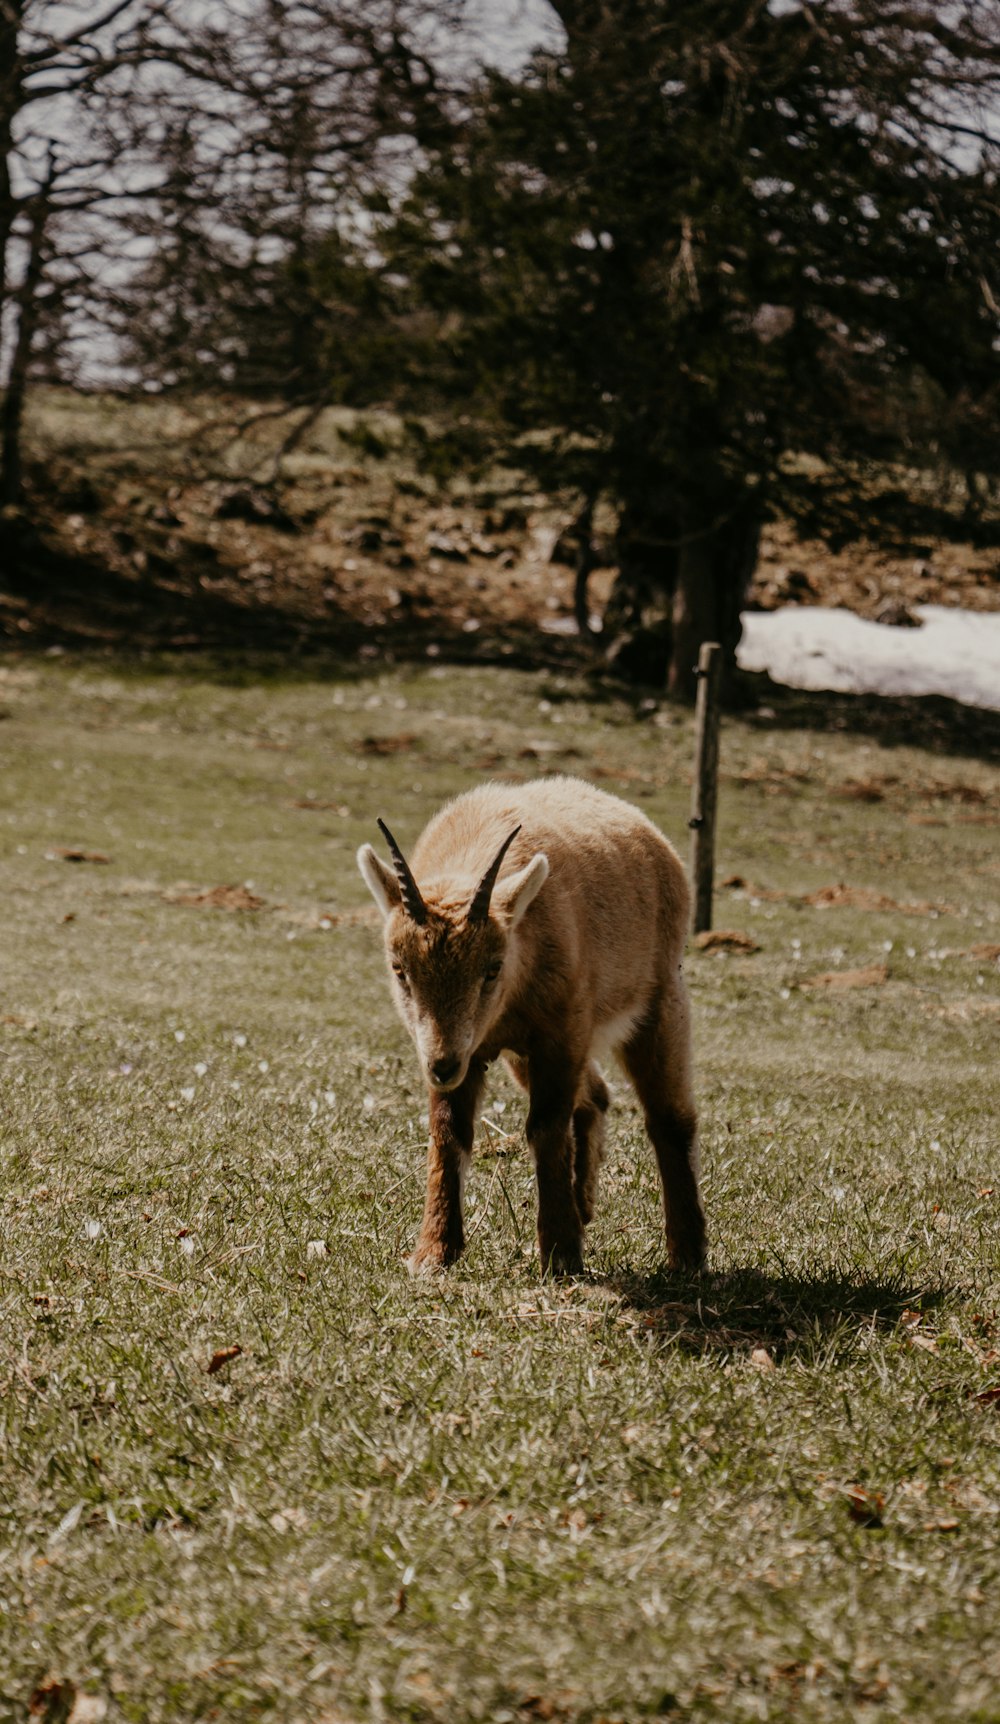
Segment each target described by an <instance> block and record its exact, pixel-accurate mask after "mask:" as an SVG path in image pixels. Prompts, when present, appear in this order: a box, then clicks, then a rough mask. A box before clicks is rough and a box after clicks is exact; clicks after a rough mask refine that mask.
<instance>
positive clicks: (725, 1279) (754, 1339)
mask: <svg viewBox="0 0 1000 1724" xmlns="http://www.w3.org/2000/svg"><path fill="white" fill-rule="evenodd" d="M601 1281H602V1283H603V1285H604V1286H606V1287H610V1288H614V1290H615V1291H616V1292H617V1293H618V1294H619V1295H620V1296H621V1297H622V1298H623V1299H624V1301H625V1303H626V1305H627V1306H630V1307H631V1308H632V1310H633V1311H635V1312H636V1314H637V1316H638V1318H639V1322H640V1324H641V1326H642V1327H644V1328H646V1329H649V1330H651V1331H653V1333H654V1334H656V1335H657V1336H659V1337H661V1338H662V1339H663V1341H664V1342H669V1343H670V1344H671V1345H672V1346H680V1347H682V1348H683V1349H684V1350H685V1351H688V1352H692V1353H706V1352H720V1353H731V1352H744V1351H748V1350H749V1351H753V1350H754V1349H756V1348H766V1350H767V1352H768V1353H769V1354H770V1356H771V1357H772V1358H773V1359H776V1360H777V1359H781V1358H787V1357H789V1356H790V1355H792V1354H794V1353H796V1352H801V1351H804V1350H809V1351H811V1350H812V1349H813V1348H814V1347H815V1345H816V1342H817V1340H824V1339H826V1340H829V1339H830V1338H831V1337H833V1336H834V1335H835V1334H836V1333H837V1332H838V1331H857V1330H859V1329H861V1328H879V1329H887V1328H894V1327H895V1326H896V1324H897V1323H898V1322H899V1320H900V1318H901V1317H902V1315H903V1313H904V1311H907V1310H918V1311H921V1312H925V1311H928V1310H931V1309H933V1308H934V1307H935V1306H937V1305H939V1304H940V1303H941V1302H942V1300H943V1299H944V1298H945V1297H946V1295H947V1289H946V1288H940V1287H934V1288H928V1287H926V1286H908V1285H907V1283H906V1281H905V1279H904V1278H903V1277H901V1276H889V1277H887V1278H879V1277H877V1276H865V1275H853V1276H849V1275H838V1274H836V1273H834V1272H833V1271H832V1270H829V1269H823V1268H819V1269H818V1270H817V1272H816V1273H815V1274H812V1275H810V1274H802V1275H792V1274H787V1273H779V1274H768V1273H766V1272H764V1271H763V1270H760V1269H754V1268H737V1269H731V1270H728V1271H726V1272H724V1273H715V1274H706V1275H703V1276H701V1277H698V1278H692V1277H690V1276H686V1275H680V1274H674V1273H671V1272H670V1271H668V1270H660V1271H658V1272H656V1273H655V1274H653V1275H637V1274H630V1273H628V1272H627V1271H625V1272H620V1273H617V1274H614V1275H608V1276H602V1277H601Z"/></svg>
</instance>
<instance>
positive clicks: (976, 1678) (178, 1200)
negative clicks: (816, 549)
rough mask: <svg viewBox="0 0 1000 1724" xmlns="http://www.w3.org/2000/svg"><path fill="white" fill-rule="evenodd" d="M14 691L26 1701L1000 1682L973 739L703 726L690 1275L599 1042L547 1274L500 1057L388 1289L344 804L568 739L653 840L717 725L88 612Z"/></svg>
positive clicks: (998, 1304)
mask: <svg viewBox="0 0 1000 1724" xmlns="http://www.w3.org/2000/svg"><path fill="white" fill-rule="evenodd" d="M0 710H2V712H3V716H4V722H3V723H2V724H0V753H2V761H3V775H4V776H3V782H4V784H5V787H6V797H5V806H4V808H3V809H2V811H0V867H2V878H3V901H4V911H5V915H4V937H3V947H2V966H0V976H2V996H0V1045H2V1049H3V1068H2V1084H3V1091H2V1094H3V1110H2V1120H0V1134H2V1135H0V1157H2V1159H0V1170H2V1171H0V1178H2V1216H3V1255H2V1259H0V1469H2V1474H0V1476H2V1489H0V1717H4V1718H6V1717H11V1718H15V1719H16V1718H23V1717H25V1716H26V1715H27V1713H28V1708H29V1704H30V1705H32V1706H33V1709H34V1715H36V1716H38V1717H41V1718H43V1719H48V1720H50V1721H55V1720H57V1719H58V1720H65V1719H67V1718H70V1719H72V1720H74V1724H88V1721H89V1724H95V1721H96V1720H100V1719H101V1718H106V1719H108V1720H117V1719H126V1720H135V1721H137V1724H138V1721H143V1724H145V1721H147V1720H148V1721H150V1724H160V1721H166V1720H190V1719H201V1718H215V1719H220V1720H229V1719H234V1718H257V1717H269V1718H270V1717H273V1718H275V1719H296V1720H302V1721H303V1724H305V1721H314V1724H337V1721H342V1720H362V1719H364V1720H372V1721H373V1724H377V1721H379V1720H395V1719H404V1720H431V1719H433V1720H442V1721H448V1724H450V1721H461V1720H466V1719H470V1720H471V1719H490V1720H497V1721H502V1720H532V1719H553V1720H557V1721H578V1724H584V1721H589V1724H596V1721H597V1720H599V1719H604V1720H626V1721H631V1720H633V1719H640V1718H645V1717H650V1716H657V1717H663V1718H672V1719H676V1720H710V1719H711V1720H719V1721H720V1724H721V1721H727V1724H728V1721H735V1720H744V1719H765V1720H775V1721H779V1720H786V1719H788V1720H793V1719H794V1720H813V1719H816V1720H829V1721H831V1724H834V1721H836V1724H839V1721H840V1720H843V1719H869V1718H871V1719H890V1718H891V1719H908V1720H910V1719H912V1720H920V1721H921V1724H935V1721H944V1720H949V1721H950V1720H954V1719H956V1718H962V1719H963V1720H969V1721H978V1724H992V1721H995V1720H997V1719H998V1718H1000V1605H998V1597H1000V1591H998V1588H1000V1536H998V1534H1000V1526H998V1514H1000V1351H998V1349H1000V1340H998V1337H997V1326H998V1324H1000V1155H998V1141H997V1048H998V1043H1000V1034H998V1030H1000V969H998V964H997V961H996V957H995V955H994V956H991V955H990V952H991V948H992V949H993V951H994V954H995V952H996V950H997V949H998V946H1000V862H998V859H997V830H998V812H997V791H998V775H997V773H996V772H995V771H991V770H988V769H987V768H986V767H985V766H983V765H982V764H980V763H977V762H976V761H975V760H971V759H965V758H960V757H956V756H944V755H934V756H931V755H928V754H923V753H920V752H918V751H917V750H915V749H911V748H908V747H906V746H900V747H898V748H894V749H888V748H885V747H880V746H875V745H865V744H864V743H861V742H859V741H858V740H857V738H850V737H847V736H846V735H845V736H830V735H824V734H820V733H810V732H807V731H782V730H780V729H778V728H777V727H776V725H775V723H774V722H772V721H768V720H767V719H766V718H764V717H760V718H756V719H748V720H745V721H741V722H736V721H733V722H731V723H729V724H728V725H727V728H726V731H725V734H724V747H723V769H724V775H725V776H724V780H723V785H722V828H721V838H720V855H719V877H720V880H721V879H722V878H724V877H731V876H733V875H736V876H739V877H740V878H741V879H742V880H743V881H744V883H745V884H744V886H743V887H742V888H732V887H731V888H726V889H723V890H721V891H720V901H719V906H718V914H717V922H718V924H719V926H720V927H731V928H735V929H738V930H740V931H742V932H744V933H746V934H749V935H751V936H752V937H753V939H754V940H755V941H756V942H757V943H758V944H759V946H760V950H759V951H757V952H756V953H752V954H748V955H740V954H735V953H734V954H729V955H724V956H718V955H715V956H712V955H708V954H692V957H691V960H690V963H689V974H690V979H691V986H692V990H693V995H694V1002H695V1016H696V1035H697V1053H698V1071H699V1081H698V1090H699V1100H700V1106H701V1110H702V1119H703V1159H704V1165H705V1195H706V1205H707V1210H708V1216H709V1224H710V1230H711V1244H710V1262H711V1268H710V1272H709V1273H708V1274H707V1275H706V1276H704V1277H703V1278H701V1279H700V1280H698V1281H686V1280H683V1279H679V1278H673V1277H670V1276H669V1275H667V1274H666V1273H664V1271H663V1267H662V1254H661V1245H660V1230H659V1210H658V1196H657V1187H656V1180H655V1174H654V1167H653V1161H652V1156H651V1153H650V1152H649V1150H648V1146H647V1145H646V1143H645V1141H644V1138H643V1135H642V1132H641V1129H640V1121H639V1119H638V1116H637V1113H636V1109H635V1106H634V1105H633V1102H632V1100H631V1097H630V1094H629V1093H628V1091H627V1090H626V1088H625V1086H624V1084H623V1083H622V1082H621V1081H619V1082H618V1083H616V1085H615V1108H614V1112H613V1115H612V1130H611V1153H610V1156H609V1161H608V1164H607V1167H606V1172H605V1176H604V1180H603V1187H602V1197H601V1203H600V1207H599V1211H598V1216H597V1219H596V1221H595V1223H594V1226H593V1228H592V1229H591V1236H590V1239H589V1247H588V1252H589V1254H588V1273H587V1275H586V1276H585V1277H584V1278H583V1279H581V1280H579V1281H574V1282H570V1283H547V1284H546V1283H541V1282H540V1280H539V1276H538V1272H537V1267H536V1260H535V1255H534V1239H533V1234H534V1224H533V1196H532V1180H531V1175H530V1169H529V1165H528V1160H527V1156H526V1153H525V1149H524V1145H523V1141H522V1138H521V1124H522V1112H523V1110H522V1105H521V1102H520V1100H519V1099H518V1096H517V1095H516V1093H515V1092H514V1089H513V1086H512V1085H511V1084H510V1083H509V1080H507V1079H506V1078H502V1077H497V1079H496V1081H495V1083H494V1085H493V1088H492V1090H491V1092H490V1103H489V1108H488V1114H487V1117H488V1120H489V1124H488V1125H486V1126H484V1127H483V1128H482V1130H481V1133H480V1138H481V1153H480V1155H479V1158H478V1161H477V1166H476V1168H475V1171H474V1174H473V1178H472V1181H471V1184H470V1208H469V1226H470V1232H471V1235H472V1237H471V1241H470V1245H469V1249H468V1252H467V1255H466V1257H465V1258H464V1259H463V1261H462V1263H461V1265H460V1266H459V1267H458V1268H457V1269H455V1270H454V1271H452V1272H450V1273H449V1274H448V1275H447V1277H445V1278H442V1279H439V1280H436V1281H424V1282H414V1281H412V1280H411V1279H409V1278H408V1276H407V1274H406V1271H405V1269H404V1266H403V1262H402V1258H403V1255H404V1253H405V1252H406V1250H407V1249H408V1247H409V1246H410V1244H411V1243H412V1239H413V1236H414V1232H415V1229H416V1226H417V1223H418V1220H419V1213H420V1204H421V1195H422V1156H423V1143H424V1137H425V1121H424V1119H423V1117H422V1116H423V1114H424V1107H425V1103H424V1099H423V1097H422V1095H421V1092H420V1088H419V1084H418V1081H417V1072H416V1063H415V1058H414V1056H413V1054H412V1052H411V1049H410V1047H409V1045H408V1043H407V1041H406V1039H405V1036H404V1033H403V1031H402V1029H401V1027H400V1026H399V1025H398V1024H397V1023H396V1021H395V1019H394V1017H393V1015H392V1012H391V1009H390V1005H389V1000H388V992H387V988H386V986H385V981H384V977H383V974H382V959H381V954H380V949H379V936H378V930H377V928H376V927H375V926H374V925H373V921H372V918H371V917H370V915H369V914H368V911H367V909H365V908H364V906H365V904H366V902H367V895H366V893H365V891H364V887H363V885H362V883H361V881H360V879H359V878H358V876H357V873H356V871H355V868H354V860H353V853H354V850H355V848H356V846H357V844H358V843H359V842H360V841H361V840H362V838H366V837H373V836H374V835H375V834H374V819H375V816H376V815H377V814H383V815H384V816H385V817H386V818H387V819H388V820H389V821H390V823H391V824H392V826H393V828H394V830H395V831H396V833H397V836H398V837H399V838H400V840H401V842H403V844H404V845H407V844H409V842H410V841H411V840H412V838H413V836H414V835H415V833H416V832H417V830H418V829H419V826H420V824H421V823H422V821H423V820H424V819H425V818H426V817H427V815H428V814H429V813H430V811H431V810H432V809H433V808H434V807H435V806H436V805H437V804H438V803H439V802H440V800H441V799H442V798H444V797H445V796H447V795H449V794H451V793H453V792H455V791H457V790H459V789H461V788H463V787H464V786H467V785H469V784H471V783H473V782H475V781H477V780H478V779H480V778H481V777H483V776H486V775H488V774H489V773H502V772H515V773H520V774H523V775H526V776H531V775H534V774H536V773H540V772H544V771H550V770H554V769H555V770H563V771H571V772H577V773H580V774H582V775H584V776H587V777H593V778H595V779H596V780H597V782H599V783H601V784H602V785H603V786H604V787H605V788H608V789H611V790H615V791H619V792H620V793H621V794H623V795H625V796H628V797H630V798H634V799H635V800H637V801H639V802H640V804H641V806H643V807H644V808H645V809H646V810H647V811H648V812H649V813H650V814H651V815H652V816H653V817H654V818H656V819H657V820H658V821H660V822H661V824H662V825H663V826H664V829H665V830H666V831H667V832H668V834H670V835H671V836H672V837H674V839H675V841H679V840H680V839H681V838H682V837H684V836H685V834H684V821H685V816H686V814H687V804H688V790H687V785H686V775H687V772H688V769H689V762H690V754H691V726H690V721H689V720H688V719H687V718H686V717H677V716H676V715H674V714H672V713H670V712H669V711H657V710H652V709H651V710H647V711H644V712H641V713H637V712H636V711H634V710H633V709H632V708H631V707H630V706H628V705H626V704H625V703H623V702H619V701H617V700H616V699H612V698H609V699H607V700H603V701H601V702H600V703H598V704H592V705H589V706H588V705H587V704H585V702H584V700H583V698H582V691H581V689H580V688H579V687H577V686H576V685H574V684H573V683H572V682H569V681H560V682H553V681H552V680H551V679H549V680H546V679H544V678H541V677H539V676H532V675H528V674H517V673H514V672H503V671H498V670H478V671H472V670H468V671H454V670H446V669H444V668H443V667H431V668H428V669H425V670H408V671H406V672H402V671H396V672H393V673H391V674H379V673H377V672H370V673H367V674H358V675H354V676H352V677H350V678H344V677H341V678H340V679H339V680H338V678H337V677H334V676H331V677H329V678H327V679H323V678H322V677H321V676H320V675H319V673H318V672H316V671H313V672H311V673H309V675H306V674H305V673H303V674H302V675H301V676H300V677H298V678H284V679H281V678H277V677H273V678H269V679H265V680H263V681H256V682H255V681H252V680H249V679H247V680H242V681H241V679H240V678H239V677H237V676H236V675H235V674H234V675H229V676H227V675H226V674H224V673H222V672H219V673H217V674H213V673H212V672H211V670H210V669H209V668H207V667H204V666H202V667H200V668H199V667H193V668H190V669H185V668H184V667H183V665H181V666H176V665H175V666H174V667H173V668H169V669H168V668H163V667H159V666H157V665H155V664H152V665H147V666H146V667H145V668H143V669H142V670H139V669H132V670H128V669H124V668H121V667H115V666H113V665H110V664H108V665H100V664H96V663H93V662H92V663H90V664H89V665H87V664H84V663H76V662H75V661H73V660H71V659H68V658H65V659H61V660H38V661H36V662H35V663H34V664H32V665H30V666H29V665H23V664H21V665H19V664H17V663H11V664H9V665H8V667H7V668H6V669H5V670H0ZM67 849H68V850H78V851H79V850H82V851H84V852H87V853H94V852H97V853H100V854H103V855H104V856H105V857H106V858H108V860H106V861H103V862H102V861H86V860H81V861H76V862H74V861H72V860H69V859H67V858H66V857H65V856H64V855H62V854H60V851H61V850H67ZM840 884H846V885H847V886H848V887H850V888H854V889H855V891H854V893H853V894H852V893H851V892H831V893H827V894H825V897H827V898H829V899H832V900H833V901H832V902H830V903H828V904H826V906H825V907H824V905H823V898H824V894H823V893H822V890H821V889H823V888H826V887H833V886H837V885H840ZM219 888H233V889H234V890H232V891H229V892H225V891H219V890H217V889H219ZM817 893H819V894H820V901H819V902H809V901H808V900H809V898H810V897H815V896H816V894H817ZM893 901H894V903H895V905H896V906H897V907H893ZM227 904H228V905H243V906H245V907H243V908H226V907H224V906H225V905H227ZM853 972H861V975H860V976H859V975H856V974H855V975H853V978H852V973H853ZM845 973H846V981H847V983H850V982H851V981H852V979H853V981H854V983H855V985H853V986H851V985H844V983H845ZM824 976H825V977H827V978H829V977H831V976H832V977H834V978H836V979H835V980H834V981H832V982H831V981H830V980H826V981H824V980H822V979H820V980H817V978H823V977H824ZM235 1348H240V1349H242V1351H241V1352H240V1353H239V1354H238V1355H237V1354H235V1353H233V1354H232V1355H231V1356H230V1357H229V1358H228V1359H227V1360H224V1361H220V1360H219V1358H218V1355H220V1354H222V1353H224V1352H225V1351H226V1350H227V1349H235ZM213 1363H214V1364H215V1365H216V1369H214V1370H210V1369H209V1366H210V1365H211V1364H213Z"/></svg>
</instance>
